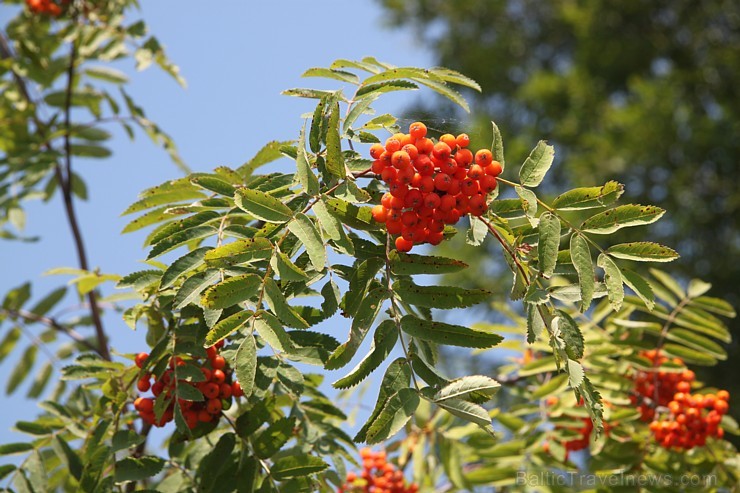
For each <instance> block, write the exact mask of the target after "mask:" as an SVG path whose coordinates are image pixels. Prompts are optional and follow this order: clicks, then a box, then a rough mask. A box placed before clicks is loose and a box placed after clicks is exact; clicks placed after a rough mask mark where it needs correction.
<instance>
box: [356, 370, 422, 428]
mask: <svg viewBox="0 0 740 493" xmlns="http://www.w3.org/2000/svg"><path fill="white" fill-rule="evenodd" d="M410 380H411V369H410V368H409V365H408V362H407V361H406V359H405V358H397V359H395V360H393V361H392V362H391V364H390V365H388V369H386V371H385V374H384V375H383V381H382V382H381V383H380V389H379V391H378V400H377V402H376V403H375V408H374V409H373V412H372V414H371V415H370V418H369V419H368V420H367V422H366V423H365V424H364V425H363V426H362V428H360V431H359V432H357V435H356V436H355V438H354V441H355V442H364V441H366V434H367V430H368V428H370V426H371V425H372V423H373V422H374V421H375V419H376V418H377V417H378V415H379V414H380V412H381V411H382V410H383V408H384V407H385V403H386V402H387V401H388V399H390V397H391V396H392V395H394V394H395V393H396V392H398V391H399V390H401V389H404V388H408V386H409V381H410Z"/></svg>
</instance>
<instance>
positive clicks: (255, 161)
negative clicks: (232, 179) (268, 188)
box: [237, 140, 293, 178]
mask: <svg viewBox="0 0 740 493" xmlns="http://www.w3.org/2000/svg"><path fill="white" fill-rule="evenodd" d="M292 143H293V141H285V142H278V141H276V140H273V141H272V142H268V143H267V144H265V146H264V147H262V149H260V150H259V151H257V154H255V155H254V157H253V158H252V159H250V160H249V161H247V162H246V163H244V164H243V165H241V166H240V167H239V169H237V172H238V173H239V174H241V175H242V176H244V177H245V178H247V177H249V176H250V175H251V174H252V172H254V170H256V169H257V168H259V167H260V166H263V165H265V164H268V163H271V162H273V161H275V160H276V159H279V158H281V157H282V156H283V155H282V153H281V152H280V148H281V147H282V146H284V145H289V144H292Z"/></svg>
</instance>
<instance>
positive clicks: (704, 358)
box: [663, 343, 717, 366]
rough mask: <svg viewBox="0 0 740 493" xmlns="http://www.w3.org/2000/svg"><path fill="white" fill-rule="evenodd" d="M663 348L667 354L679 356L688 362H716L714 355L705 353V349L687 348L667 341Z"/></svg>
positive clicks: (709, 363) (709, 364)
mask: <svg viewBox="0 0 740 493" xmlns="http://www.w3.org/2000/svg"><path fill="white" fill-rule="evenodd" d="M663 350H664V351H665V352H666V353H668V355H669V356H673V357H678V358H681V359H682V360H684V361H685V362H686V363H689V364H693V365H700V366H713V365H716V364H717V359H716V358H715V357H714V356H712V355H710V354H707V353H706V351H700V350H698V349H693V348H688V347H686V346H683V345H681V344H675V343H667V344H665V345H664V346H663Z"/></svg>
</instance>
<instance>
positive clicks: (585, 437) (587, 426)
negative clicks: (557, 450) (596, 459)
mask: <svg viewBox="0 0 740 493" xmlns="http://www.w3.org/2000/svg"><path fill="white" fill-rule="evenodd" d="M581 421H583V426H581V427H580V428H570V427H568V428H566V429H569V430H573V431H575V432H577V433H579V434H580V437H578V438H573V439H572V440H568V441H566V442H563V447H565V450H567V451H569V452H570V451H571V450H573V451H576V450H583V449H585V448H586V447H588V442H589V439H590V437H591V432H592V431H593V430H594V424H593V423H592V422H591V418H581Z"/></svg>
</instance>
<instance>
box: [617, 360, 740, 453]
mask: <svg viewBox="0 0 740 493" xmlns="http://www.w3.org/2000/svg"><path fill="white" fill-rule="evenodd" d="M640 356H642V357H644V358H647V359H648V360H650V361H651V362H652V363H653V365H652V366H653V368H652V369H651V370H641V371H638V372H636V373H635V375H634V377H633V378H634V381H635V391H634V393H633V395H632V396H631V400H632V403H633V404H635V405H637V408H638V409H639V410H640V416H641V418H642V420H643V421H645V422H650V431H651V432H652V433H653V436H654V437H655V441H656V442H657V443H658V444H659V445H660V446H662V447H665V448H669V449H670V448H673V449H678V450H688V449H692V448H694V447H702V446H704V445H705V444H706V441H707V437H715V438H722V437H723V436H724V430H723V429H722V428H721V427H720V423H721V421H722V416H723V415H725V414H727V411H728V410H729V407H730V406H729V404H728V401H729V399H730V394H729V393H728V392H727V391H726V390H720V391H719V392H717V393H716V394H692V393H691V384H692V382H694V380H695V379H696V375H695V374H694V372H693V371H691V370H688V369H686V370H683V371H678V372H675V371H664V370H661V366H662V365H663V364H665V363H668V362H669V361H670V362H671V363H674V364H675V365H677V366H684V361H683V360H682V359H681V358H673V359H671V358H668V357H667V356H666V355H664V354H663V353H661V351H660V350H656V349H652V350H650V351H642V352H641V353H640ZM656 415H658V416H659V418H660V419H656Z"/></svg>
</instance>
